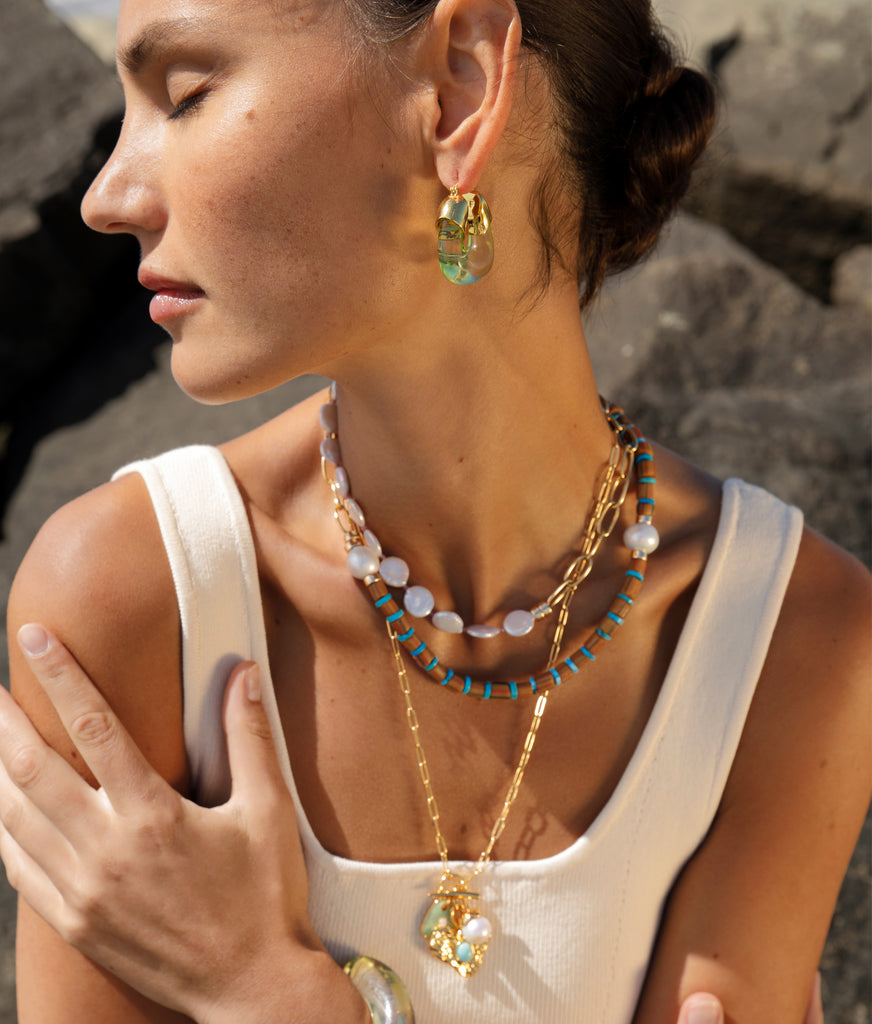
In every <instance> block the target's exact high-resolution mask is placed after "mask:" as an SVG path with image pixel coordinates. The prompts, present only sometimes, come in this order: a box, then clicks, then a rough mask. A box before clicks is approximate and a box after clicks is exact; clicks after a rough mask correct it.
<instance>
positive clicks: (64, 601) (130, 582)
mask: <svg viewBox="0 0 872 1024" xmlns="http://www.w3.org/2000/svg"><path fill="white" fill-rule="evenodd" d="M29 621H39V622H42V623H44V624H45V625H46V626H48V627H49V628H50V629H51V630H52V631H54V632H55V633H56V634H57V635H58V636H59V637H60V638H61V639H62V640H63V641H64V642H65V643H66V644H67V646H68V647H69V648H70V650H71V651H72V653H73V654H74V655H75V657H76V658H77V659H78V660H79V662H80V663H81V664H82V666H83V668H85V670H86V671H87V672H88V673H89V675H90V676H91V678H92V679H93V680H94V682H95V683H96V684H97V686H99V688H100V689H101V690H102V691H103V693H104V695H105V696H106V697H107V699H108V700H109V702H110V704H111V705H112V706H113V708H114V709H115V711H116V712H117V713H118V715H119V716H120V717H121V719H122V721H123V722H124V723H125V725H126V726H127V728H128V729H129V730H130V732H131V733H132V734H133V736H134V739H135V740H136V742H137V743H138V744H139V745H140V747H141V748H142V749H143V751H144V752H145V753H146V756H148V757H149V758H150V760H151V761H152V763H153V764H154V765H155V767H156V768H157V769H158V770H159V771H161V772H162V774H164V775H165V776H166V777H167V778H169V779H170V780H171V781H173V782H174V784H176V785H179V786H182V787H183V786H184V784H185V774H186V770H185V764H184V760H185V759H184V750H183V747H182V744H181V686H180V653H179V652H180V628H179V622H178V610H177V605H176V600H175V591H174V587H173V581H172V574H171V572H170V568H169V564H168V562H167V558H166V555H165V553H164V548H163V543H162V540H161V536H160V530H159V528H158V524H157V520H156V517H155V515H154V512H153V509H152V505H151V502H150V500H149V497H148V493H147V490H146V487H145V483H144V481H143V480H142V478H141V477H140V476H139V475H138V474H131V475H129V476H125V477H122V478H120V479H119V480H117V481H113V482H112V483H107V484H104V485H103V486H101V487H98V488H97V489H95V490H93V491H90V492H88V493H87V494H85V495H83V496H82V497H80V498H78V499H76V500H75V501H73V502H71V503H70V504H68V505H66V506H64V507H63V508H61V509H60V510H59V511H58V512H56V513H55V514H54V515H53V516H52V517H51V518H50V519H49V520H48V521H47V522H46V523H45V525H44V526H43V527H42V529H41V530H40V532H39V533H38V535H37V537H36V539H35V540H34V542H33V544H32V545H31V547H30V550H29V551H28V553H27V555H26V556H25V558H24V561H23V562H22V564H21V566H20V568H19V570H18V573H17V575H16V577H15V581H14V583H13V586H12V590H11V592H10V597H9V605H8V611H7V625H8V630H9V639H10V644H9V650H10V668H11V677H12V688H13V692H14V694H15V696H16V698H17V700H18V701H19V703H21V704H22V706H23V707H24V708H25V710H26V711H27V712H28V714H29V715H30V716H31V718H32V719H33V720H34V721H35V723H36V724H37V726H38V728H39V729H40V731H41V732H42V733H43V735H44V736H45V737H46V739H47V740H48V741H49V742H50V743H51V744H52V745H53V746H55V747H56V749H58V750H59V751H60V752H61V753H63V754H64V755H65V756H66V757H68V759H70V760H71V761H73V762H74V763H76V761H77V755H76V753H75V751H74V749H73V747H72V745H71V744H70V743H69V741H68V739H67V737H66V734H65V733H64V731H63V729H62V727H61V725H60V722H59V721H58V719H57V717H56V716H55V714H54V711H53V709H52V708H51V705H50V704H49V702H48V701H47V699H46V698H45V695H44V694H43V692H42V690H41V688H40V687H39V684H38V683H37V682H36V680H35V679H34V677H33V676H32V675H31V673H30V671H29V670H28V668H27V666H26V663H25V661H24V659H23V658H22V657H21V655H20V653H19V651H18V646H17V643H16V642H15V634H16V633H17V631H18V629H19V627H20V626H21V625H22V624H23V623H25V622H29ZM77 767H80V768H81V765H80V764H78V763H77Z"/></svg>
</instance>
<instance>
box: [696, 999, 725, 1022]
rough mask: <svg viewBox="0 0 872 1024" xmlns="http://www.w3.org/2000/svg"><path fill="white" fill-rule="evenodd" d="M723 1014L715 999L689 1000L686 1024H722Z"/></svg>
mask: <svg viewBox="0 0 872 1024" xmlns="http://www.w3.org/2000/svg"><path fill="white" fill-rule="evenodd" d="M723 1021H724V1013H723V1010H722V1009H721V1004H720V1003H719V1002H718V1001H717V1000H716V999H707V998H705V997H704V998H702V999H694V1000H691V1002H690V1005H689V1007H688V1011H687V1024H723Z"/></svg>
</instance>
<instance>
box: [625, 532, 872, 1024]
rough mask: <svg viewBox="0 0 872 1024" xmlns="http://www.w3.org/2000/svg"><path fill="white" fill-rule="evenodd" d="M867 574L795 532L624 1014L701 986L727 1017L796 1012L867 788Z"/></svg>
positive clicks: (651, 1013)
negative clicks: (697, 832)
mask: <svg viewBox="0 0 872 1024" xmlns="http://www.w3.org/2000/svg"><path fill="white" fill-rule="evenodd" d="M870 596H872V591H870V585H869V576H868V574H867V573H866V571H865V569H863V568H862V567H861V566H859V564H858V563H855V562H854V561H853V560H852V559H850V558H849V556H847V555H845V553H844V552H841V551H839V550H838V549H836V548H834V547H833V546H832V545H829V544H828V543H827V542H826V541H823V540H822V539H821V538H819V537H817V536H816V535H814V534H812V533H810V532H806V534H805V536H804V538H803V543H802V545H801V547H800V553H799V557H798V560H797V565H796V569H795V571H794V574H793V578H792V580H791V584H790V587H789V588H788V593H787V596H786V598H785V603H784V607H783V609H782V614H781V616H780V619H779V623H778V626H777V627H776V630H775V634H774V636H773V640H772V645H771V647H770V650H769V654H768V656H767V660H766V665H765V667H764V670H763V673H762V674H761V677H760V681H759V684H758V687H757V692H756V694H755V698H754V701H753V702H752V706H751V710H750V712H749V715H748V719H747V722H746V725H745V729H744V731H743V735H742V740H741V743H740V746H739V750H738V751H737V754H736V759H735V761H734V764H733V768H732V771H731V774H730V777H729V780H728V783H727V787H726V789H725V792H724V795H723V798H722V801H721V805H720V808H719V810H718V814H717V816H716V819H715V821H714V824H713V825H712V828H711V830H710V832H709V835H708V836H707V837H706V840H705V842H704V843H703V844H702V846H701V847H700V849H699V850H698V851H697V853H696V854H695V855H694V857H693V858H692V859H691V860H690V862H689V863H688V864H687V866H686V867H685V869H684V871H683V872H682V874H681V876H680V877H679V879H678V881H677V882H676V884H675V886H674V888H673V891H672V893H671V894H670V897H669V901H668V904H667V907H666V912H665V914H664V919H663V922H662V924H661V930H660V935H659V937H658V940H657V945H656V949H655V952H654V956H653V958H652V961H651V966H650V968H649V974H648V977H647V979H646V983H645V987H644V990H643V993H642V998H641V999H640V1003H639V1008H638V1011H637V1014H636V1018H635V1021H636V1024H666V1022H668V1024H674V1022H675V1021H676V1020H677V1019H678V1010H679V1006H680V1003H681V1001H682V1000H683V999H684V998H685V997H686V996H687V995H689V994H691V993H692V992H699V991H705V992H711V993H714V994H715V995H717V996H718V997H719V998H720V999H721V1000H722V1002H723V1003H724V1006H725V1009H726V1012H727V1020H728V1022H741V1024H756V1022H759V1024H797V1022H799V1021H801V1020H802V1019H803V1012H804V1010H805V1006H806V1003H807V1001H808V997H809V992H810V989H811V985H812V981H813V977H814V971H815V968H816V966H817V963H818V959H819V957H820V953H821V950H822V947H823V943H824V940H825V938H826V933H827V928H828V926H829V922H830V918H831V916H832V911H833V907H834V905H835V901H836V898H837V896H838V892H839V886H840V884H841V880H842V876H843V875H844V872H845V869H846V867H847V864H848V861H849V859H850V856H851V851H852V850H853V847H854V844H855V842H856V839H857V835H858V833H859V831H860V827H861V825H862V822H863V817H864V815H865V812H866V808H867V806H868V803H869V798H870V789H872V744H870V743H869V728H870V724H872V685H870V671H869V665H870V653H872V652H870V643H872V630H870V625H872V611H870Z"/></svg>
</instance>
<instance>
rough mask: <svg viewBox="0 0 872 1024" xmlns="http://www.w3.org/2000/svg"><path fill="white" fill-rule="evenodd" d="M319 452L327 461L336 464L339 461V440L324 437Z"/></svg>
mask: <svg viewBox="0 0 872 1024" xmlns="http://www.w3.org/2000/svg"><path fill="white" fill-rule="evenodd" d="M320 448H321V454H322V455H323V456H324V458H325V459H326V460H327V461H328V462H332V463H333V465H334V466H338V465H339V462H340V455H339V442H338V441H337V440H336V439H335V438H333V437H325V438H324V440H323V441H322V442H321V445H320Z"/></svg>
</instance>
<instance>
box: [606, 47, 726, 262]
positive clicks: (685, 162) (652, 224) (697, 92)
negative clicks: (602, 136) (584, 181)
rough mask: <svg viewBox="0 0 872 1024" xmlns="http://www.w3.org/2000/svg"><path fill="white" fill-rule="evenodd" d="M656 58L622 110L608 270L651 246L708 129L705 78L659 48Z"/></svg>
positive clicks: (710, 115) (709, 91) (711, 97)
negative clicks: (634, 96)
mask: <svg viewBox="0 0 872 1024" xmlns="http://www.w3.org/2000/svg"><path fill="white" fill-rule="evenodd" d="M658 58H659V59H658V60H657V62H656V64H655V66H654V67H652V69H651V72H650V73H649V75H648V76H647V78H646V81H645V86H644V92H643V93H642V95H641V96H639V97H638V98H637V99H636V100H635V101H634V102H633V103H631V104H630V106H629V107H628V108H627V110H626V112H625V117H624V130H623V138H624V144H623V147H622V152H620V153H619V154H617V157H618V160H619V161H620V165H621V170H620V172H619V173H617V174H616V175H615V179H614V180H615V182H616V186H617V192H618V194H616V195H615V196H614V197H613V198H614V201H615V207H614V208H615V210H616V212H617V213H618V217H617V221H616V229H615V236H614V246H613V249H612V259H611V260H610V263H611V267H610V269H611V270H620V269H623V268H624V267H627V266H630V265H631V264H632V263H635V262H636V261H637V260H639V259H641V258H642V257H643V256H645V255H646V253H647V252H648V251H649V250H650V249H651V248H652V246H653V245H654V244H655V242H656V240H657V236H658V234H659V232H660V229H661V227H662V226H663V224H664V223H665V222H666V221H667V220H668V219H669V217H670V216H671V215H672V213H673V212H674V211H675V208H676V206H677V205H678V203H679V201H680V200H681V198H682V197H683V196H684V194H685V192H686V191H687V188H688V185H689V184H690V178H691V172H692V170H693V167H694V164H695V163H696V162H697V160H698V159H699V157H700V156H701V155H702V153H703V150H704V149H705V147H706V145H707V143H708V140H709V138H710V136H711V133H712V129H713V128H714V121H715V109H716V104H715V93H714V89H713V88H712V86H711V83H710V82H709V81H708V79H707V78H705V77H704V76H703V75H702V74H700V73H699V72H698V71H695V70H694V69H693V68H690V67H684V66H681V65H676V64H674V63H673V60H672V57H671V54H669V53H668V51H667V50H666V49H665V48H664V49H662V50H661V51H660V52H659V53H658ZM616 170H617V168H616ZM621 185H622V186H623V188H622V189H621ZM621 191H622V193H623V194H621Z"/></svg>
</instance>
